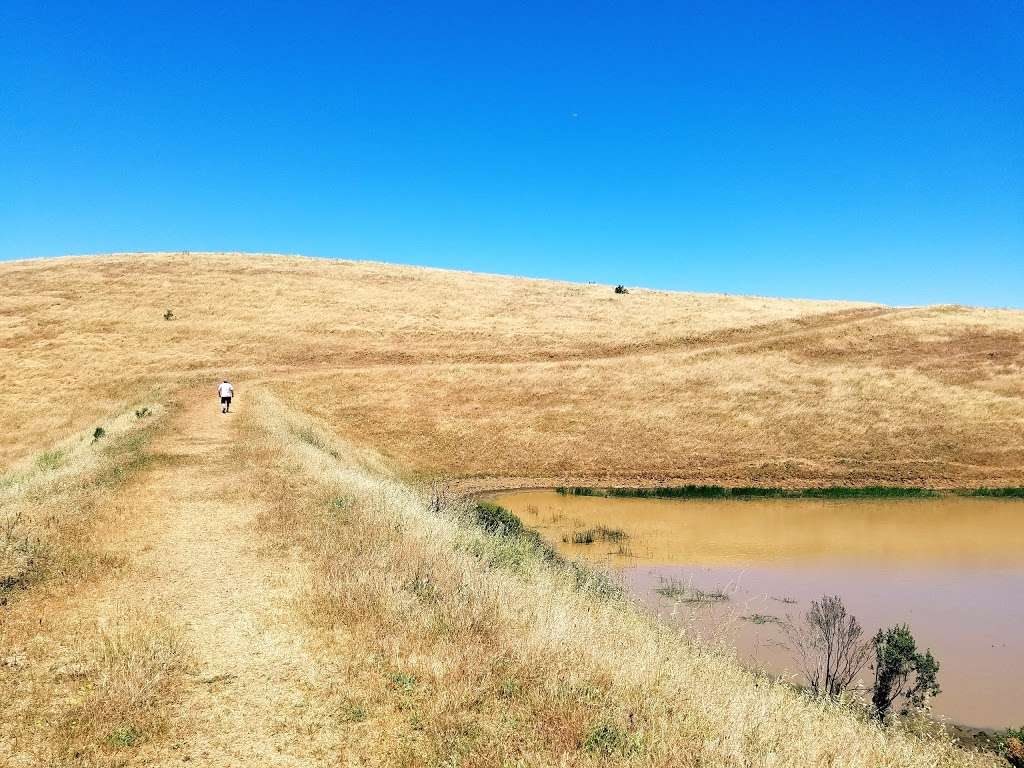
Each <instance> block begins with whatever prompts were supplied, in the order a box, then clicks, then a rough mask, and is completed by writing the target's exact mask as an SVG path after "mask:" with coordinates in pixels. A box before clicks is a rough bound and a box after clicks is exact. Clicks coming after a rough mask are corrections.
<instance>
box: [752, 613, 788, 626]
mask: <svg viewBox="0 0 1024 768" xmlns="http://www.w3.org/2000/svg"><path fill="white" fill-rule="evenodd" d="M743 620H744V621H749V622H750V623H751V624H781V623H782V620H781V619H780V618H779V617H778V616H772V615H770V614H767V613H752V614H750V615H749V616H744V617H743Z"/></svg>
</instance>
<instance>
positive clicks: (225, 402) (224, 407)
mask: <svg viewBox="0 0 1024 768" xmlns="http://www.w3.org/2000/svg"><path fill="white" fill-rule="evenodd" d="M220 412H221V413H227V412H228V399H227V398H226V397H222V398H221V399H220Z"/></svg>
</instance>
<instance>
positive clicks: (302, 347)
mask: <svg viewBox="0 0 1024 768" xmlns="http://www.w3.org/2000/svg"><path fill="white" fill-rule="evenodd" d="M0 285H2V293H0V346H2V347H3V349H4V351H5V355H4V366H3V367H2V368H0V377H2V378H0V423H2V424H3V427H4V428H3V435H4V439H3V441H2V443H0V464H2V470H0V700H3V701H5V702H8V704H7V706H6V708H5V709H4V710H3V711H2V714H0V764H2V765H11V766H23V765H47V766H54V765H57V766H65V765H66V766H92V765H102V766H115V765H116V766H126V765H171V764H174V765H180V764H183V763H192V764H196V765H212V766H228V765H231V766H238V765H253V766H256V765H259V766H265V765H274V766H277V765H280V766H290V767H294V766H321V765H332V766H333V765H379V766H392V765H394V766H442V765H444V766H455V765H458V766H463V767H464V768H470V767H471V766H481V767H483V766H498V765H500V766H534V765H537V766H541V765H543V766H598V765H601V766H604V765H631V766H639V765H643V766H678V765H683V766H686V765H692V766H698V765H699V766H794V768H795V767H796V766H864V767H866V766H892V768H897V767H899V768H903V767H904V766H921V767H922V768H923V767H924V766H954V765H988V764H991V762H992V759H991V758H989V757H986V756H983V755H977V754H974V753H971V752H968V751H965V750H962V749H960V748H959V747H957V746H956V745H955V744H953V743H952V742H951V741H950V740H949V738H948V736H946V735H945V733H944V732H943V731H942V730H941V729H939V728H937V727H935V726H934V725H933V724H929V723H928V722H927V721H920V722H913V723H907V724H903V725H895V726H891V727H881V726H879V725H878V724H877V723H874V722H873V721H871V720H870V719H868V718H867V717H866V716H865V715H864V714H863V713H860V712H858V711H857V710H855V709H853V708H850V707H848V706H846V705H842V704H833V703H829V702H821V701H815V700H812V699H809V698H807V697H804V696H802V695H801V694H799V693H798V692H796V691H795V690H794V689H793V688H792V687H790V686H789V685H787V684H784V683H782V682H780V681H776V680H772V679H768V678H765V677H762V676H758V675H755V674H753V673H751V672H749V671H747V670H744V669H743V668H742V667H741V666H740V665H739V664H737V663H736V661H735V660H734V659H733V658H732V657H731V656H730V655H729V654H728V653H727V652H723V651H722V650H720V649H717V648H715V647H708V646H706V645H703V644H701V643H700V642H697V641H696V640H695V639H694V638H693V637H691V636H690V635H689V634H688V633H687V631H686V629H685V628H682V629H680V628H673V627H670V626H668V625H664V624H660V623H659V622H657V621H656V620H654V619H653V618H652V617H651V616H649V615H648V614H647V613H646V612H644V611H643V610H641V609H639V608H637V607H636V606H635V605H633V604H631V603H630V602H629V601H628V600H626V599H625V598H623V597H622V596H621V595H620V594H619V591H618V590H617V588H616V587H615V585H614V583H612V582H611V581H609V580H608V579H607V578H606V577H605V576H603V575H602V574H600V573H596V572H593V571H590V570H588V569H585V568H581V567H579V566H577V565H574V564H571V563H566V562H564V561H562V560H561V559H559V558H557V557H553V556H552V555H551V553H550V551H549V550H547V549H545V548H544V547H543V546H541V545H539V544H538V543H537V542H536V541H535V540H534V539H533V538H532V537H530V536H528V535H520V534H517V533H515V532H514V531H507V530H506V531H504V533H503V532H502V531H501V530H499V531H498V532H494V531H488V530H486V528H485V527H481V525H479V524H478V520H477V517H476V513H475V508H474V505H473V503H472V502H471V501H469V500H467V499H466V498H465V497H464V496H463V495H462V493H461V492H455V491H453V490H452V489H453V488H457V489H460V490H461V489H464V488H474V487H475V488H483V487H494V486H505V485H513V484H533V483H538V482H545V483H547V482H550V483H551V484H553V485H554V484H558V485H585V484H588V483H596V482H608V481H611V482H614V483H616V484H621V485H631V484H632V485H637V484H641V485H648V484H654V485H657V484H676V483H685V482H705V483H707V482H713V483H722V484H730V483H734V482H735V483H742V484H744V485H756V484H767V485H778V486H787V487H788V486H794V487H796V486H807V485H833V484H845V485H867V484H873V485H877V484H905V485H928V486H936V487H938V486H951V487H963V486H974V485H1020V484H1021V477H1022V475H1024V472H1022V465H1024V399H1022V395H1024V377H1022V376H1021V375H1020V374H1021V367H1022V364H1024V358H1022V349H1024V347H1022V345H1021V341H1022V340H1024V313H1022V312H1012V311H995V310H977V309H966V308H960V307H936V308H921V309H895V308H889V307H882V306H874V305H863V304H850V303H838V302H813V301H791V300H775V299H760V298H750V297H732V296H717V295H716V296H709V295H698V294H684V293H666V292H655V291H645V290H641V289H635V290H631V292H630V293H628V294H626V295H616V294H614V293H613V292H612V290H611V288H610V287H609V286H597V285H574V284H566V283H555V282H548V281H537V280H525V279H520V278H507V277H495V276H483V275H472V274H465V273H457V272H446V271H440V270H425V269H417V268H410V267H396V266H387V265H380V264H368V263H359V262H328V261H316V260H310V259H300V258H293V257H273V256H241V255H230V254H188V255H186V254H163V255H160V254H152V255H120V256H105V257H89V258H73V259H58V260H45V261H32V262H15V263H8V264H0ZM167 310H171V312H172V313H173V315H172V319H164V314H165V312H166V311H167ZM223 377H228V378H231V379H232V380H233V381H234V382H235V384H236V387H237V395H238V397H237V402H236V411H237V412H236V413H234V414H232V415H231V416H223V415H221V414H220V412H219V410H218V407H217V403H216V401H215V386H216V383H217V382H218V381H219V380H220V379H221V378H223ZM97 428H100V429H97Z"/></svg>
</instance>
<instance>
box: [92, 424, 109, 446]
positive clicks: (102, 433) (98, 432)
mask: <svg viewBox="0 0 1024 768" xmlns="http://www.w3.org/2000/svg"><path fill="white" fill-rule="evenodd" d="M106 435H107V430H105V429H104V428H103V427H96V429H94V430H93V431H92V441H93V442H94V443H95V442H96V441H97V440H101V439H102V438H104V437H106Z"/></svg>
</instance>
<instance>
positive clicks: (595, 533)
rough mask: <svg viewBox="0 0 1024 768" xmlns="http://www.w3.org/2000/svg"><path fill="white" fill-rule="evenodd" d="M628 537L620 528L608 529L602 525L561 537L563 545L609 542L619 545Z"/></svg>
mask: <svg viewBox="0 0 1024 768" xmlns="http://www.w3.org/2000/svg"><path fill="white" fill-rule="evenodd" d="M628 538H629V536H628V535H627V534H626V532H625V531H624V530H622V529H621V528H608V527H606V526H603V525H599V526H597V527H596V528H587V529H586V530H583V531H573V533H572V535H571V536H570V535H568V534H567V535H565V536H563V537H562V541H563V542H565V543H567V544H568V543H569V542H572V543H573V544H593V543H594V542H595V541H611V542H614V543H616V544H617V543H620V542H623V541H625V540H626V539H628Z"/></svg>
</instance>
